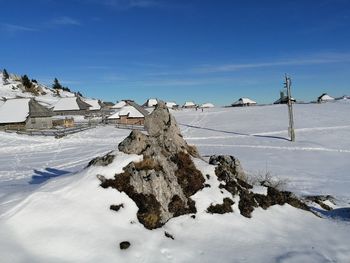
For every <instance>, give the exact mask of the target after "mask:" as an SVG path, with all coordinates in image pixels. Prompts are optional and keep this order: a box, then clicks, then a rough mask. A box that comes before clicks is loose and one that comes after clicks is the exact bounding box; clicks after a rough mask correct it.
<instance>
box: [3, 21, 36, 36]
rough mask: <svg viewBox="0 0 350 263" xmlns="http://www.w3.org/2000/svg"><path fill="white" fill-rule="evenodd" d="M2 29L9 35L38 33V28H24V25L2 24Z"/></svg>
mask: <svg viewBox="0 0 350 263" xmlns="http://www.w3.org/2000/svg"><path fill="white" fill-rule="evenodd" d="M0 28H1V29H2V30H3V31H5V32H8V33H12V34H14V33H18V32H33V31H38V29H37V28H34V27H28V26H22V25H14V24H6V23H2V24H0Z"/></svg>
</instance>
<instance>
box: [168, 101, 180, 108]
mask: <svg viewBox="0 0 350 263" xmlns="http://www.w3.org/2000/svg"><path fill="white" fill-rule="evenodd" d="M165 105H166V106H167V107H168V108H173V107H176V106H178V105H177V104H176V102H173V101H168V102H166V103H165Z"/></svg>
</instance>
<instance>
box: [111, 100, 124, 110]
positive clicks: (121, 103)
mask: <svg viewBox="0 0 350 263" xmlns="http://www.w3.org/2000/svg"><path fill="white" fill-rule="evenodd" d="M124 106H126V102H125V101H124V100H121V101H118V102H117V103H116V104H114V105H113V106H112V109H121V108H123V107H124Z"/></svg>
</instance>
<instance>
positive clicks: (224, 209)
mask: <svg viewBox="0 0 350 263" xmlns="http://www.w3.org/2000/svg"><path fill="white" fill-rule="evenodd" d="M233 204H234V202H233V201H232V200H231V199H230V198H228V197H226V198H224V199H223V203H222V204H216V205H213V204H211V205H210V206H209V207H208V208H207V213H210V214H226V213H232V212H233V209H232V205H233Z"/></svg>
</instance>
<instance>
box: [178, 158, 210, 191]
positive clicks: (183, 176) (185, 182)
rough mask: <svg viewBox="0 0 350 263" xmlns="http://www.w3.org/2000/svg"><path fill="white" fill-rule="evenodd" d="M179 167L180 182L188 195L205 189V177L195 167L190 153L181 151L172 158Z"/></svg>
mask: <svg viewBox="0 0 350 263" xmlns="http://www.w3.org/2000/svg"><path fill="white" fill-rule="evenodd" d="M171 160H172V161H173V162H174V163H175V164H176V165H177V167H178V169H177V170H176V171H175V175H176V177H177V181H178V183H179V184H180V185H181V187H182V189H183V191H184V194H185V195H186V197H189V196H191V195H194V194H195V193H196V192H197V191H199V190H201V189H203V187H204V182H205V179H204V177H203V175H202V173H201V172H200V171H199V170H198V169H197V168H196V167H195V165H194V163H193V161H192V159H191V157H190V155H189V154H187V153H184V152H180V153H178V154H176V155H174V156H173V158H172V159H171Z"/></svg>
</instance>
